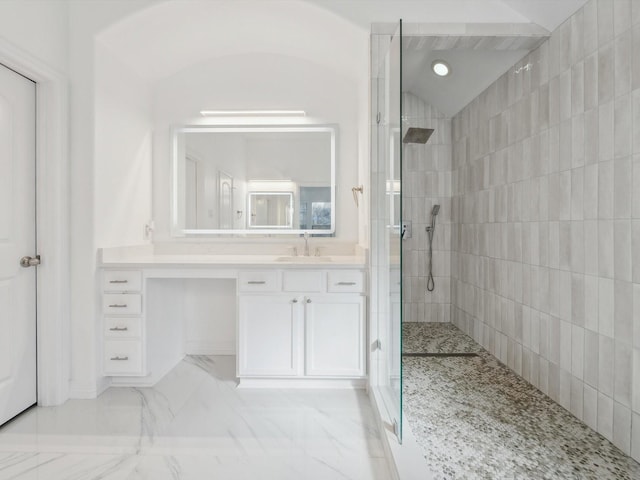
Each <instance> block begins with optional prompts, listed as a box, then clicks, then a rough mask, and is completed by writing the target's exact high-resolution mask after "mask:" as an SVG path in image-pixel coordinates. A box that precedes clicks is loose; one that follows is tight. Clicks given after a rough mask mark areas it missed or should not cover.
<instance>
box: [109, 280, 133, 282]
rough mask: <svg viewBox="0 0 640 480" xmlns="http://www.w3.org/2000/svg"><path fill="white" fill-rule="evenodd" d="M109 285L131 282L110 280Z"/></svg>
mask: <svg viewBox="0 0 640 480" xmlns="http://www.w3.org/2000/svg"><path fill="white" fill-rule="evenodd" d="M109 283H129V280H109Z"/></svg>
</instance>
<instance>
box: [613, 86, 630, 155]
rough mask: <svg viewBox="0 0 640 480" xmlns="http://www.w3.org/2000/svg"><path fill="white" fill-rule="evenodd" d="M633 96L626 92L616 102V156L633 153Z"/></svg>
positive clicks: (614, 148)
mask: <svg viewBox="0 0 640 480" xmlns="http://www.w3.org/2000/svg"><path fill="white" fill-rule="evenodd" d="M631 108H632V105H631V96H630V95H629V94H624V95H622V96H621V97H619V98H617V99H616V101H615V104H614V147H613V150H614V156H615V158H620V157H627V156H629V155H631V145H632V138H631V134H632V130H633V125H632V122H631V119H632V117H631Z"/></svg>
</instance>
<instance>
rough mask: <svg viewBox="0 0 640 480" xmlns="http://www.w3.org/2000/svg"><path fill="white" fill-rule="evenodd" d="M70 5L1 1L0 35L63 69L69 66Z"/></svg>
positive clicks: (36, 1) (62, 70)
mask: <svg viewBox="0 0 640 480" xmlns="http://www.w3.org/2000/svg"><path fill="white" fill-rule="evenodd" d="M68 12H69V9H68V6H67V4H66V3H65V2H51V1H47V0H39V1H38V0H34V1H30V2H25V1H24V0H3V1H2V2H0V38H3V39H4V40H6V41H7V42H9V43H11V44H12V45H14V46H16V47H18V48H20V49H22V50H23V51H25V52H27V53H29V54H30V55H33V56H34V57H35V58H37V59H38V60H40V61H42V62H44V63H46V64H48V65H49V66H51V67H53V68H55V69H56V70H58V71H60V72H67V70H68V68H69V55H68V50H69V49H68V28H69V22H68Z"/></svg>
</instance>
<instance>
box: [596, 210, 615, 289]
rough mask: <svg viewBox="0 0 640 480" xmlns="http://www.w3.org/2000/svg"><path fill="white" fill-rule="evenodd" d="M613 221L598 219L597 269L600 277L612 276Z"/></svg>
mask: <svg viewBox="0 0 640 480" xmlns="http://www.w3.org/2000/svg"><path fill="white" fill-rule="evenodd" d="M613 239H614V235H613V221H612V220H599V221H598V271H599V273H600V276H601V277H607V278H613V273H614V251H613V248H614V243H613Z"/></svg>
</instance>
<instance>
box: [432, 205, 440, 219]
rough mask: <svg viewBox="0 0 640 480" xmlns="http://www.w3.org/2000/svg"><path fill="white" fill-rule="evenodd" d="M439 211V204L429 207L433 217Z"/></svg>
mask: <svg viewBox="0 0 640 480" xmlns="http://www.w3.org/2000/svg"><path fill="white" fill-rule="evenodd" d="M439 211H440V205H434V206H433V209H431V215H433V216H434V217H435V216H436V215H438V212H439Z"/></svg>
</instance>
